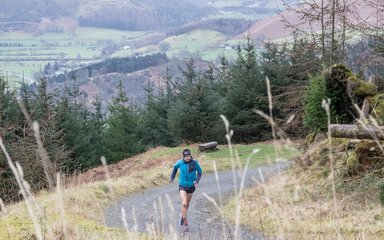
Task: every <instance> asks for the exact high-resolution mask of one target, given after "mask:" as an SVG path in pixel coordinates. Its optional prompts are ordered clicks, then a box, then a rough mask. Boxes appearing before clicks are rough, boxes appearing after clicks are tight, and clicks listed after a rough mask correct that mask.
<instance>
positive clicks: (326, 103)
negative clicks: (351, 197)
mask: <svg viewBox="0 0 384 240" xmlns="http://www.w3.org/2000/svg"><path fill="white" fill-rule="evenodd" d="M330 104H331V100H330V99H328V100H327V101H326V100H324V99H323V101H322V104H321V106H322V107H323V108H324V109H325V112H326V114H327V124H328V147H329V159H330V168H331V176H332V179H331V181H332V194H333V211H334V214H335V215H334V218H333V219H334V222H335V227H336V234H337V239H339V240H340V239H341V231H340V226H339V210H338V203H337V195H336V177H335V166H334V161H333V154H332V137H331V128H330V125H331V112H330V108H329V106H330Z"/></svg>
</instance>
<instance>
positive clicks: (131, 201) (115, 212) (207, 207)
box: [105, 163, 288, 239]
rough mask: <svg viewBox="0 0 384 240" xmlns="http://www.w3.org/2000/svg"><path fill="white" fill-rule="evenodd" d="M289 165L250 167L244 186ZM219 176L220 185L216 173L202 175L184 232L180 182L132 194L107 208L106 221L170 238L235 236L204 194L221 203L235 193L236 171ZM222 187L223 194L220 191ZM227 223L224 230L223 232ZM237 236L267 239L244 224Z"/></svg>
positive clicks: (237, 179) (112, 224) (237, 180)
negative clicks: (179, 191)
mask: <svg viewBox="0 0 384 240" xmlns="http://www.w3.org/2000/svg"><path fill="white" fill-rule="evenodd" d="M287 166H288V163H274V164H272V165H264V166H260V167H257V168H252V169H248V171H247V174H246V177H245V184H244V185H245V186H250V185H252V184H256V183H257V182H260V181H262V180H263V179H264V180H265V179H266V178H268V177H269V176H271V175H273V174H278V172H279V171H280V170H281V169H283V168H285V167H287ZM236 173H237V174H236V175H238V176H237V178H236V182H237V186H239V184H240V179H241V178H240V176H241V175H242V172H241V171H236ZM218 178H219V183H220V184H218V183H217V181H216V177H215V175H214V174H208V175H203V177H202V179H201V181H200V184H199V188H198V189H197V190H196V192H195V193H194V195H193V198H192V201H191V205H190V208H189V211H188V222H189V225H190V231H189V232H187V233H185V232H183V230H182V229H181V227H180V226H179V225H178V224H177V221H178V216H179V212H180V197H179V193H178V186H177V183H174V184H168V185H165V186H162V187H159V188H156V189H151V190H148V191H146V192H144V193H142V194H137V195H134V196H129V197H127V198H124V199H122V200H121V201H119V202H117V203H116V204H114V205H112V206H109V207H107V208H106V210H105V221H106V224H107V225H108V226H111V227H120V228H128V229H129V230H136V231H139V232H157V233H159V232H161V233H164V234H167V235H168V236H169V237H167V239H171V238H172V239H234V232H233V231H234V227H233V226H229V225H228V224H225V223H223V221H222V218H221V217H220V214H219V211H218V210H217V208H216V207H215V206H214V204H213V203H212V202H211V201H209V200H208V198H207V197H206V196H204V194H206V195H208V196H209V197H211V198H213V199H215V201H216V202H217V204H218V205H219V206H220V198H221V199H222V202H223V203H225V202H226V201H227V200H228V199H229V198H230V197H231V196H233V193H234V186H235V184H234V177H233V172H232V171H225V172H220V173H219V174H218ZM176 180H177V179H176ZM176 180H175V182H176ZM219 188H220V192H221V194H219V190H218V189H219ZM220 195H221V196H220ZM243 207H244V206H243ZM122 208H123V209H124V211H125V215H126V217H125V218H124V219H125V221H126V224H124V222H123V220H122V219H123V218H122V215H123V214H122ZM224 226H225V231H223V229H224ZM224 232H225V235H224ZM238 236H239V237H240V238H241V239H265V238H263V237H262V236H261V235H260V234H258V233H252V232H250V231H248V230H247V229H245V228H244V227H240V230H239V234H238Z"/></svg>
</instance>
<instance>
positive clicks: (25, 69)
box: [0, 27, 146, 85]
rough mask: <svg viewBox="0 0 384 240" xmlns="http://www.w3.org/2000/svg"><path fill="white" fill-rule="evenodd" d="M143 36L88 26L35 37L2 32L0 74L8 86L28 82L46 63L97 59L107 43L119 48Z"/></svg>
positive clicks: (33, 78) (28, 34)
mask: <svg viewBox="0 0 384 240" xmlns="http://www.w3.org/2000/svg"><path fill="white" fill-rule="evenodd" d="M144 34H146V33H145V32H136V31H119V30H113V29H102V28H91V27H79V28H77V29H76V31H74V32H63V33H46V34H41V35H38V36H35V35H33V34H31V33H24V32H10V33H3V34H0V44H1V45H0V74H1V75H2V76H4V77H6V78H7V79H8V81H9V82H11V85H14V84H16V85H18V83H19V82H21V81H23V79H24V81H27V82H32V81H34V80H35V76H34V75H35V73H36V72H37V73H39V72H41V71H43V70H44V66H45V65H46V64H48V63H51V64H53V63H54V62H55V61H60V60H72V61H74V62H79V63H80V62H83V61H89V60H95V59H99V58H100V56H101V53H102V50H103V48H105V47H106V46H108V44H112V43H113V44H115V45H117V47H121V46H124V45H126V44H129V42H130V41H132V40H133V39H135V38H137V37H140V36H142V35H144ZM130 54H132V53H130Z"/></svg>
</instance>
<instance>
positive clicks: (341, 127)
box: [329, 124, 384, 140]
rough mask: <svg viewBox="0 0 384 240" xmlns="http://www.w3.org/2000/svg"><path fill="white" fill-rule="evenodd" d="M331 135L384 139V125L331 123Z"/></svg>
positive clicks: (336, 136)
mask: <svg viewBox="0 0 384 240" xmlns="http://www.w3.org/2000/svg"><path fill="white" fill-rule="evenodd" d="M329 129H330V132H331V137H335V138H356V139H378V140H384V127H383V126H374V125H364V126H362V125H347V124H331V125H330V126H329Z"/></svg>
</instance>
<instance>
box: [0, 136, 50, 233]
mask: <svg viewBox="0 0 384 240" xmlns="http://www.w3.org/2000/svg"><path fill="white" fill-rule="evenodd" d="M0 147H1V150H2V151H3V153H4V154H5V157H6V158H7V162H8V165H9V167H10V168H11V170H12V173H13V174H14V175H15V178H16V181H17V184H18V185H19V187H20V192H21V194H22V196H23V198H24V201H25V204H26V205H27V209H28V213H29V216H30V217H31V219H32V222H33V226H34V227H35V231H36V237H37V239H39V240H43V239H44V238H43V231H42V227H41V225H40V223H39V220H38V217H37V214H36V212H35V209H34V208H33V204H32V196H33V195H32V193H31V192H30V186H29V184H28V183H27V182H26V181H25V180H24V179H23V172H22V169H21V168H20V167H19V168H17V167H16V165H15V164H14V163H13V162H12V159H11V157H10V156H9V154H8V152H7V150H6V148H5V146H4V143H3V139H2V138H1V136H0Z"/></svg>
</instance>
